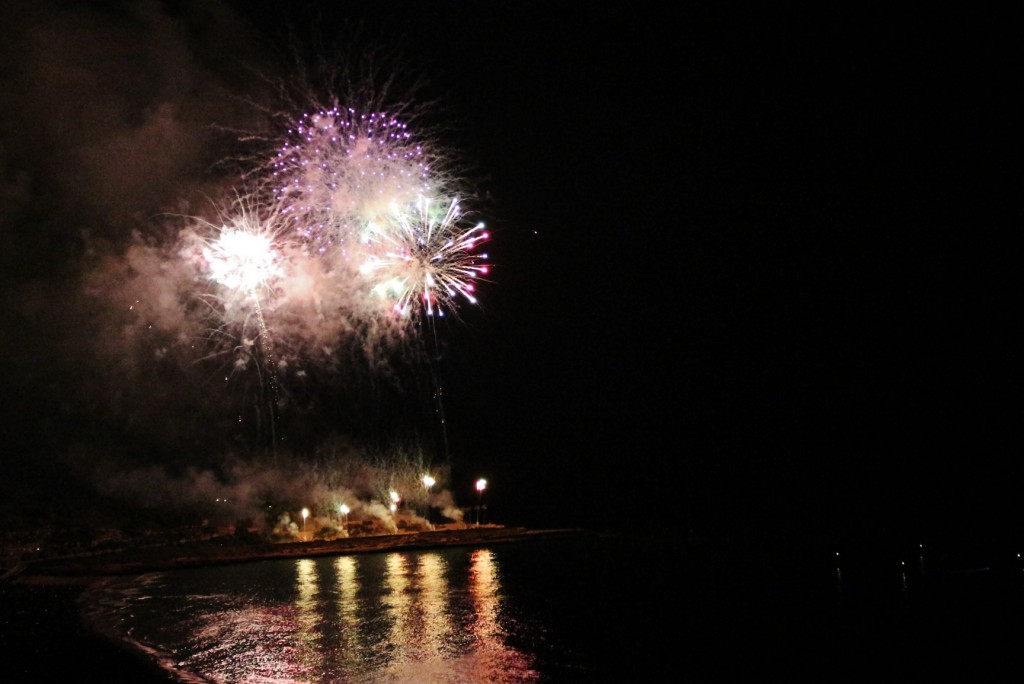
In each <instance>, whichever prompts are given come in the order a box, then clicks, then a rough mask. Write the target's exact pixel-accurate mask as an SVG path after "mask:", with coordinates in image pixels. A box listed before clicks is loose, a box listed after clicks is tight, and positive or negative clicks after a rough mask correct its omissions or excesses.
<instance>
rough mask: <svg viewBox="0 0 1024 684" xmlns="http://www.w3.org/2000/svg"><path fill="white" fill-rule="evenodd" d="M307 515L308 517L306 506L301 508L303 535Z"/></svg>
mask: <svg viewBox="0 0 1024 684" xmlns="http://www.w3.org/2000/svg"><path fill="white" fill-rule="evenodd" d="M308 517H309V509H308V508H303V509H302V534H303V535H305V534H306V518H308Z"/></svg>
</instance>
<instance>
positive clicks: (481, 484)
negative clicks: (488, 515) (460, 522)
mask: <svg viewBox="0 0 1024 684" xmlns="http://www.w3.org/2000/svg"><path fill="white" fill-rule="evenodd" d="M485 489H487V480H485V479H484V478H482V477H481V478H480V479H479V480H477V481H476V526H477V527H480V509H481V508H483V500H484V490H485Z"/></svg>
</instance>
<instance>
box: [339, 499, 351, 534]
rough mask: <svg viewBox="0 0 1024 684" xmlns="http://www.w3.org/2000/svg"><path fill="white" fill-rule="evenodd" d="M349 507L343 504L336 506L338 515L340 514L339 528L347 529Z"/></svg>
mask: <svg viewBox="0 0 1024 684" xmlns="http://www.w3.org/2000/svg"><path fill="white" fill-rule="evenodd" d="M349 510H350V509H349V507H348V506H346V505H345V504H338V513H340V514H341V526H342V527H343V528H345V529H348V512H349Z"/></svg>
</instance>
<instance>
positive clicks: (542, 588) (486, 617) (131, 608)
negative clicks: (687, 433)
mask: <svg viewBox="0 0 1024 684" xmlns="http://www.w3.org/2000/svg"><path fill="white" fill-rule="evenodd" d="M688 553H689V554H690V555H687V554H688ZM741 555H742V554H740V555H731V556H730V557H729V558H727V559H724V558H711V557H708V556H703V557H701V556H699V555H694V554H693V549H692V548H691V547H689V546H687V545H680V544H676V543H673V542H672V541H671V540H662V542H661V543H656V542H655V541H654V540H649V539H648V540H644V541H643V542H642V543H638V542H637V541H636V540H629V539H623V538H618V537H612V538H605V537H601V536H594V535H581V536H579V537H569V538H558V539H539V540H533V541H527V542H513V543H506V544H496V545H492V546H485V547H455V548H445V549H437V550H421V551H402V552H381V553H370V554H355V555H341V556H332V557H320V558H303V559H289V560H272V561H260V562H252V563H243V564H240V565H230V566H217V567H207V568H197V569H188V570H176V571H172V572H159V573H150V574H145V575H140V576H135V577H125V578H114V579H111V580H109V581H106V582H104V583H102V584H99V585H96V586H95V587H93V588H92V589H91V590H89V592H87V594H86V595H85V596H84V597H83V610H84V612H85V615H86V617H87V620H88V622H89V624H91V625H92V627H93V628H94V629H96V630H98V631H101V632H102V633H104V634H106V635H107V636H109V637H110V638H112V639H116V640H118V641H121V642H124V643H128V644H131V645H132V646H133V647H134V648H136V649H138V650H139V651H140V652H142V653H146V654H147V657H149V658H152V659H153V660H154V661H156V662H158V663H160V664H161V666H162V667H163V668H164V669H166V670H167V671H169V672H173V673H174V675H175V676H176V677H177V678H178V679H180V680H182V681H202V682H225V683H226V682H251V683H271V682H274V683H284V682H323V683H328V682H424V683H427V682H430V683H438V684H445V683H456V682H460V683H461V682H466V683H474V682H493V683H496V684H510V683H513V682H605V681H607V682H648V681H658V680H661V679H664V678H670V679H672V680H673V681H677V680H678V681H719V680H722V679H723V678H731V677H735V676H737V675H741V676H755V677H756V676H769V675H771V676H778V675H800V676H804V677H813V678H814V680H815V681H841V680H849V679H850V678H854V679H856V678H861V677H880V678H883V679H885V678H888V677H911V678H913V677H915V676H925V675H926V674H928V673H931V674H936V673H939V672H941V673H944V674H949V673H951V672H957V671H958V668H959V671H960V672H961V673H965V674H969V673H975V674H976V673H977V672H978V671H977V670H975V669H971V668H973V667H976V664H977V663H980V662H982V661H984V662H985V663H987V664H989V665H992V664H997V663H998V662H999V661H1000V659H1001V658H1003V657H1010V656H1011V655H1012V653H1013V652H1014V649H1004V648H1003V647H1002V645H1001V643H1000V639H1001V637H1002V636H1004V635H1007V636H1012V635H1013V634H1019V631H1020V628H1021V626H1022V624H1024V609H1022V608H1024V600H1022V599H1024V596H1022V592H1021V588H1020V583H1019V582H1016V581H1014V582H1010V583H1007V582H1003V581H1000V582H998V583H993V582H989V581H988V580H987V579H986V578H985V577H984V576H982V575H980V574H979V575H977V576H974V577H964V578H960V579H958V580H957V582H958V583H957V584H955V585H948V586H947V589H946V590H943V591H939V590H938V589H937V587H939V585H936V584H931V585H926V584H924V583H923V582H922V577H921V576H920V575H919V574H914V573H912V572H909V571H908V569H907V568H906V566H905V565H902V566H901V565H897V564H896V561H895V560H894V559H883V560H882V561H880V564H879V565H878V566H877V568H875V569H872V570H871V571H870V572H866V571H865V570H864V568H858V567H853V566H851V567H843V566H841V565H840V564H838V563H836V562H834V561H829V560H827V559H825V558H819V559H816V560H815V559H805V560H803V561H802V560H790V561H787V562H785V563H780V562H779V560H778V559H769V558H758V557H757V556H756V555H754V556H751V557H748V558H743V557H741ZM805 561H806V562H805ZM890 561H892V565H893V567H892V568H889V567H888V565H889V564H890ZM900 562H902V561H900ZM883 566H884V567H883ZM876 570H877V571H876ZM961 580H962V581H961ZM1008 629H1009V630H1010V631H1007V630H1008Z"/></svg>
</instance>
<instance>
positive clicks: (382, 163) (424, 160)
mask: <svg viewBox="0 0 1024 684" xmlns="http://www.w3.org/2000/svg"><path fill="white" fill-rule="evenodd" d="M271 183H272V185H273V188H274V189H273V193H274V199H275V201H276V202H278V203H279V204H280V206H281V207H282V217H283V218H284V219H285V220H286V221H288V222H289V223H290V225H291V226H292V227H293V228H294V230H295V231H296V232H297V234H298V235H299V236H300V237H301V238H302V239H303V240H304V241H307V242H309V243H311V244H313V245H315V246H316V248H317V249H319V250H320V251H321V252H323V251H327V250H328V249H330V248H331V247H341V248H343V249H344V248H345V247H347V245H348V244H349V243H350V242H351V241H352V239H353V236H354V235H357V234H358V233H360V232H362V231H364V230H366V229H367V227H368V226H372V225H373V224H375V223H376V222H379V221H380V220H381V219H382V218H383V217H384V216H385V215H386V214H387V213H388V212H389V211H390V208H391V207H392V206H394V205H398V206H403V205H406V204H410V203H413V202H415V199H416V197H418V196H420V195H423V194H430V193H432V192H433V188H434V185H435V181H434V179H432V177H431V158H430V154H429V153H428V151H427V150H426V149H425V148H424V147H423V146H422V145H421V144H419V143H417V142H416V141H415V140H414V139H413V136H412V135H411V134H410V133H409V131H408V130H407V128H406V125H405V124H404V123H402V122H401V121H399V120H398V119H397V118H396V117H394V116H391V115H388V114H387V113H384V112H374V113H370V114H359V113H357V112H356V111H355V110H353V109H339V108H337V107H335V108H333V109H326V110H321V111H318V112H317V113H315V114H306V115H304V116H303V117H302V118H301V119H300V120H299V121H298V122H297V123H295V124H294V125H293V126H292V127H291V128H290V129H289V131H288V135H287V138H286V140H285V141H284V143H283V144H282V145H281V146H280V148H279V150H278V153H277V155H276V158H275V159H274V162H273V171H272V181H271Z"/></svg>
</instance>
